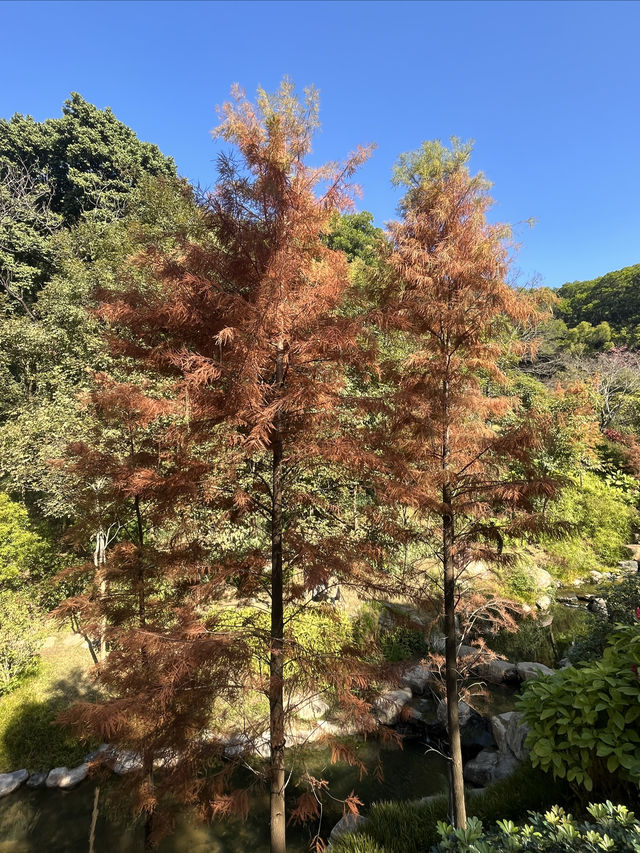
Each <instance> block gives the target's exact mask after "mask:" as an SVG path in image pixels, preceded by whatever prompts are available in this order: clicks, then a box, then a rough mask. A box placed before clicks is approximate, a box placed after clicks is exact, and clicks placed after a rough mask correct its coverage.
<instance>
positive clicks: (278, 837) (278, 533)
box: [269, 347, 287, 853]
mask: <svg viewBox="0 0 640 853" xmlns="http://www.w3.org/2000/svg"><path fill="white" fill-rule="evenodd" d="M283 376H284V371H283V352H282V348H281V347H280V348H279V349H278V354H277V356H276V376H275V380H276V381H275V384H276V387H278V388H279V387H280V386H281V385H282V382H283ZM272 454H273V456H272V462H273V482H272V511H271V638H270V639H271V655H270V666H269V676H270V677H269V731H270V746H271V853H285V851H286V846H287V844H286V824H285V807H284V787H285V784H284V779H285V773H284V743H285V737H284V683H283V674H284V585H283V574H282V435H281V433H280V417H279V416H276V421H275V424H274V431H273V440H272Z"/></svg>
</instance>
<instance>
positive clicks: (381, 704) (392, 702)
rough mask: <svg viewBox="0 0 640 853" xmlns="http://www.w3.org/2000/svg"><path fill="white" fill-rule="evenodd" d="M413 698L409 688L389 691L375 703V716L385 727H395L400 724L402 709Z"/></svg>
mask: <svg viewBox="0 0 640 853" xmlns="http://www.w3.org/2000/svg"><path fill="white" fill-rule="evenodd" d="M411 696H412V694H411V690H410V689H409V688H408V687H400V688H398V689H397V690H388V691H387V692H386V693H383V694H382V696H379V697H378V698H377V699H376V701H375V702H374V703H373V716H374V717H375V718H376V719H377V720H378V722H379V723H382V724H383V725H385V726H392V725H394V723H397V722H398V718H399V717H400V714H401V712H402V709H403V708H404V706H405V705H406V704H407V703H408V702H409V701H410V699H411Z"/></svg>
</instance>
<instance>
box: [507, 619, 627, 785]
mask: <svg viewBox="0 0 640 853" xmlns="http://www.w3.org/2000/svg"><path fill="white" fill-rule="evenodd" d="M639 666H640V629H639V628H638V626H636V625H632V626H625V627H620V628H618V629H617V630H616V631H614V633H613V635H612V638H611V641H610V643H609V645H608V646H607V648H606V649H605V652H604V655H603V656H602V659H601V660H597V661H593V662H589V663H584V664H578V665H577V666H575V667H567V668H566V669H563V670H560V671H559V672H557V673H555V674H554V675H553V676H548V677H544V678H539V679H536V680H534V681H531V682H528V683H527V685H526V688H525V690H524V693H523V696H522V698H521V700H520V708H521V710H522V711H523V713H524V719H525V721H526V722H527V724H528V725H529V734H528V736H527V746H528V747H529V748H530V750H531V753H530V757H531V762H532V764H533V765H534V766H535V767H541V768H542V769H543V770H545V771H549V772H552V773H553V774H554V776H557V777H561V778H566V779H567V781H568V782H569V783H572V784H574V785H575V786H577V787H583V788H585V789H586V790H587V791H592V790H596V791H598V792H602V793H608V792H611V791H617V790H618V789H619V788H622V789H623V790H624V789H625V788H626V789H628V790H634V789H636V788H637V787H640V749H639V745H640V730H639V727H638V720H640V680H639V678H638V667H639Z"/></svg>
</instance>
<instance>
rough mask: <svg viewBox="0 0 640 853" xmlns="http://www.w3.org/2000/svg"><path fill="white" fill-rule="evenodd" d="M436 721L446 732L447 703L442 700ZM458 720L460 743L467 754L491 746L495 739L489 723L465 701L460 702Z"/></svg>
mask: <svg viewBox="0 0 640 853" xmlns="http://www.w3.org/2000/svg"><path fill="white" fill-rule="evenodd" d="M436 719H437V721H438V723H439V724H440V725H441V726H442V728H444V729H445V730H446V729H448V725H447V703H446V702H445V700H444V699H440V700H439V702H438V707H437V710H436ZM458 720H459V723H460V741H461V743H462V748H463V750H464V751H465V752H469V751H471V752H473V751H476V752H477V750H478V749H479V748H482V747H485V746H491V744H492V743H493V739H492V737H491V732H490V731H489V723H488V721H487V720H486V719H485V718H484V717H483V716H482V715H481V714H479V713H478V712H477V711H475V710H474V709H473V708H472V707H471V706H470V705H467V703H466V702H465V701H464V700H462V699H461V700H460V701H459V702H458Z"/></svg>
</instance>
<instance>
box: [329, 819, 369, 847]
mask: <svg viewBox="0 0 640 853" xmlns="http://www.w3.org/2000/svg"><path fill="white" fill-rule="evenodd" d="M366 820H367V819H366V817H364V815H361V814H346V815H345V816H344V817H342V818H340V820H339V821H338V822H337V824H336V825H335V826H334V827H333V829H332V830H331V834H330V835H329V847H331V845H332V844H333V843H334V842H335V841H337V840H338V838H341V837H342V836H343V835H346V834H347V833H348V832H355V831H356V829H358V827H361V826H362V825H363V824H364V823H365V822H366Z"/></svg>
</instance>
